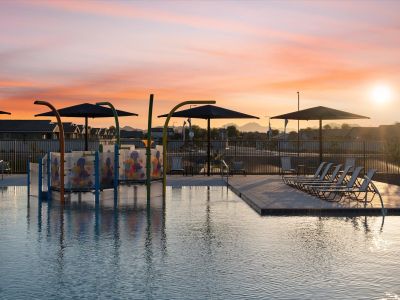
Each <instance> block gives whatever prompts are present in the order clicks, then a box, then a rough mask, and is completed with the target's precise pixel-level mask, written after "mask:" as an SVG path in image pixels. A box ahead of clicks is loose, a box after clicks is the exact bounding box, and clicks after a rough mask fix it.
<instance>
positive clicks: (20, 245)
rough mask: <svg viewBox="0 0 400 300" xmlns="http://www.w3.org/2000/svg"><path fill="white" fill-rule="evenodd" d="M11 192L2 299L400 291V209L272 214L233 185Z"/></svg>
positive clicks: (2, 208)
mask: <svg viewBox="0 0 400 300" xmlns="http://www.w3.org/2000/svg"><path fill="white" fill-rule="evenodd" d="M154 190H155V192H153V195H152V199H151V204H150V205H147V202H146V191H145V189H144V187H140V186H139V187H121V190H120V193H119V195H118V197H119V200H118V201H119V202H118V203H119V206H118V207H117V208H116V209H114V207H113V206H114V200H113V197H112V193H110V194H107V192H105V193H104V194H103V195H102V200H101V203H102V205H101V207H98V208H96V207H95V206H94V203H93V199H94V198H93V195H91V194H82V195H77V194H75V195H72V196H71V199H70V201H71V203H70V204H69V205H67V207H65V208H64V209H61V208H60V206H59V205H57V201H56V200H53V202H52V204H51V205H47V203H45V202H44V203H43V204H42V205H39V204H38V201H37V199H36V198H31V199H30V201H27V196H26V187H9V188H6V189H2V190H1V194H0V298H1V299H74V298H75V299H78V298H79V299H81V298H83V299H85V298H86V299H95V298H97V299H112V298H113V299H270V298H279V299H398V298H399V295H400V261H399V253H400V233H399V228H400V217H386V218H385V219H383V217H276V216H274V217H261V216H259V215H258V214H257V213H255V212H254V211H253V210H252V209H251V208H249V207H248V206H247V205H246V204H245V203H244V202H243V201H242V200H241V199H240V198H238V197H237V196H236V195H235V194H233V193H232V192H231V191H230V190H228V189H227V188H226V187H183V188H169V189H168V190H167V196H166V199H165V201H163V199H162V197H161V196H160V190H161V188H160V187H158V186H157V185H156V186H155V189H154Z"/></svg>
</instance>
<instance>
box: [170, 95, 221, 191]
mask: <svg viewBox="0 0 400 300" xmlns="http://www.w3.org/2000/svg"><path fill="white" fill-rule="evenodd" d="M215 103H216V101H214V100H206V101H201V100H198V101H196V100H191V101H183V102H181V103H179V104H177V105H175V107H174V108H173V109H171V111H170V112H169V114H168V116H167V118H166V119H165V123H164V128H163V164H164V166H163V193H164V195H165V192H166V186H167V176H166V175H167V143H168V134H167V133H168V130H167V129H168V123H169V120H170V119H171V117H172V115H173V114H174V112H175V111H176V110H177V109H178V108H180V107H182V106H184V105H191V104H192V105H193V104H215Z"/></svg>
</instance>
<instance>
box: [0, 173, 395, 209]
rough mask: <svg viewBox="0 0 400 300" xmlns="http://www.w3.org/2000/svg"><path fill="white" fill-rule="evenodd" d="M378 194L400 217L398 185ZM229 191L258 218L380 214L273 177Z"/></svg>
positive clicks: (244, 180)
mask: <svg viewBox="0 0 400 300" xmlns="http://www.w3.org/2000/svg"><path fill="white" fill-rule="evenodd" d="M225 180H226V178H222V177H221V176H210V177H207V176H204V175H195V176H181V175H169V176H168V177H167V185H168V186H170V187H172V188H179V187H182V186H226V185H227V183H226V181H225ZM374 183H375V184H376V186H377V187H378V189H379V191H380V192H381V195H382V198H383V203H384V207H385V214H386V215H400V186H397V185H392V184H387V183H382V182H378V181H374ZM228 184H229V187H230V189H231V190H232V191H233V192H234V193H235V194H237V195H238V196H239V197H240V198H242V199H243V200H244V201H245V202H246V203H247V204H248V205H249V206H250V207H252V208H253V209H254V210H255V211H256V212H258V213H259V214H260V215H381V214H382V209H381V204H380V201H379V198H378V197H377V196H376V197H375V199H374V201H373V202H372V203H370V204H367V206H366V207H364V204H363V203H360V202H356V201H348V200H343V201H341V202H339V203H337V202H328V201H325V200H321V199H319V198H317V197H313V196H311V195H309V194H307V193H304V192H302V191H299V190H297V189H294V188H292V187H289V186H287V185H285V184H284V183H283V182H282V180H281V178H280V176H276V175H247V176H242V175H235V176H231V177H229V178H228ZM24 185H26V175H24V174H12V175H5V176H4V179H3V180H0V188H4V187H7V186H24Z"/></svg>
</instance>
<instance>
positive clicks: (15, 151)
mask: <svg viewBox="0 0 400 300" xmlns="http://www.w3.org/2000/svg"><path fill="white" fill-rule="evenodd" d="M14 172H17V140H14Z"/></svg>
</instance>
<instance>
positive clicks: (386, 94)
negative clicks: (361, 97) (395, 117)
mask: <svg viewBox="0 0 400 300" xmlns="http://www.w3.org/2000/svg"><path fill="white" fill-rule="evenodd" d="M391 97H392V91H391V89H390V87H389V86H387V85H383V84H381V85H377V86H375V87H374V88H373V89H372V93H371V98H372V100H373V101H374V102H375V103H376V104H385V103H387V102H389V101H390V100H391Z"/></svg>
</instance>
